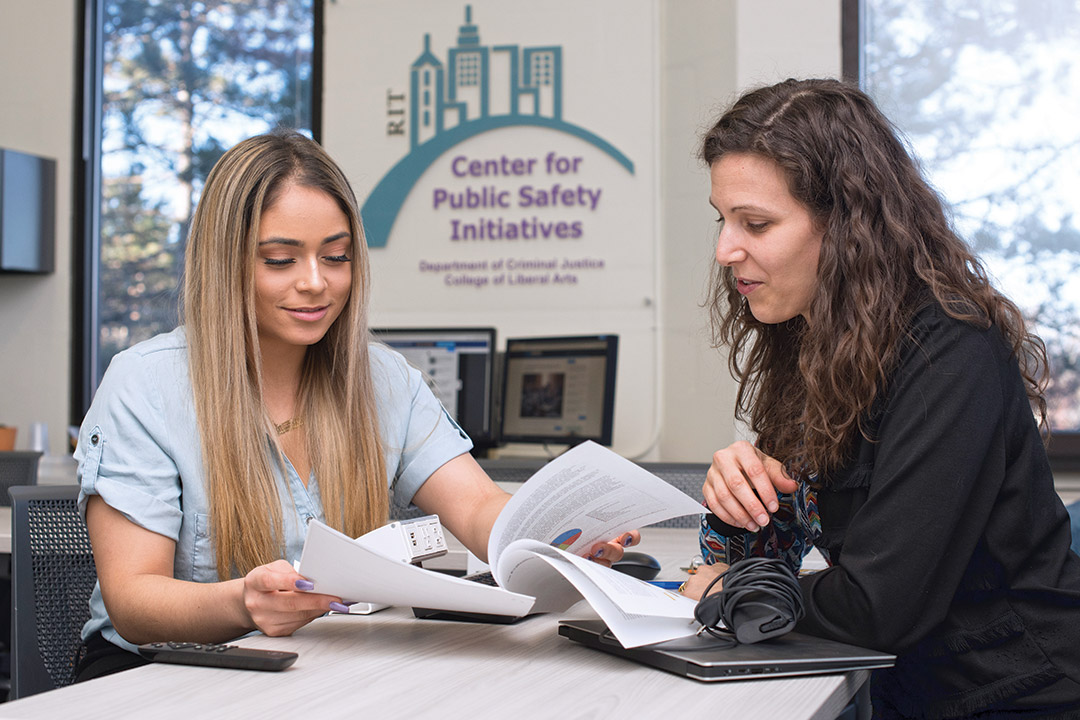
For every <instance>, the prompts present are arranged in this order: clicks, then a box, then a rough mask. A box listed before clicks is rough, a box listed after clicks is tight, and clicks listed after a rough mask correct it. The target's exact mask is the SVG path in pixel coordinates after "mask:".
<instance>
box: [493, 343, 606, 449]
mask: <svg viewBox="0 0 1080 720" xmlns="http://www.w3.org/2000/svg"><path fill="white" fill-rule="evenodd" d="M618 340H619V338H618V336H617V335H592V336H579V337H552V338H517V339H508V340H507V341H506V353H505V356H504V358H503V383H502V387H503V391H502V433H501V436H500V439H501V440H502V441H503V442H526V443H530V442H531V443H546V442H557V443H570V444H577V443H579V442H583V441H585V440H593V441H595V442H598V443H600V444H601V445H611V436H612V426H613V424H614V416H615V358H616V355H617V350H618Z"/></svg>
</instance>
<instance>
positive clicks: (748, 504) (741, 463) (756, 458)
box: [702, 440, 799, 532]
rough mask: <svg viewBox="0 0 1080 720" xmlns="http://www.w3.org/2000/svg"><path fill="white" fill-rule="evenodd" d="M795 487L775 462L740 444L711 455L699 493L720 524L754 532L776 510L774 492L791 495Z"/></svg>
mask: <svg viewBox="0 0 1080 720" xmlns="http://www.w3.org/2000/svg"><path fill="white" fill-rule="evenodd" d="M798 487H799V484H798V483H797V482H796V481H795V480H792V479H791V478H790V477H789V476H788V474H787V472H786V471H785V470H784V466H783V464H782V463H781V462H780V461H779V460H776V459H774V458H771V457H769V456H768V455H766V454H765V453H763V452H761V451H760V450H758V449H757V448H756V447H754V446H753V445H751V444H750V443H748V442H746V441H745V440H740V441H739V442H736V443H733V444H731V445H729V446H728V447H726V448H724V449H723V450H718V451H717V452H716V453H714V454H713V459H712V465H711V466H710V467H709V473H708V475H707V476H706V478H705V485H704V487H703V488H702V492H703V493H704V494H705V502H706V504H707V505H708V506H709V510H711V511H712V513H713V514H714V515H716V517H718V518H720V520H721V521H722V522H725V523H727V524H728V525H734V526H735V527H743V528H746V529H747V530H749V531H750V532H757V531H758V530H760V529H761V528H762V527H764V526H765V525H768V524H769V513H773V512H776V510H777V509H778V508H779V507H780V503H779V501H778V500H777V497H776V494H777V491H779V492H782V493H792V492H795V490H796V489H797V488H798Z"/></svg>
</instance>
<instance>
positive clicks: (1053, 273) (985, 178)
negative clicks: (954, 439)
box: [844, 0, 1080, 469]
mask: <svg viewBox="0 0 1080 720" xmlns="http://www.w3.org/2000/svg"><path fill="white" fill-rule="evenodd" d="M857 10H858V28H859V33H858V35H859V36H860V39H859V63H858V69H859V79H860V82H861V84H862V87H863V88H864V89H865V90H866V91H867V92H868V93H869V94H870V95H871V96H873V97H874V99H875V100H876V101H877V102H878V103H879V105H880V106H881V108H882V109H883V110H884V111H885V113H886V115H888V116H889V117H890V118H891V119H892V120H893V122H895V123H896V124H897V125H898V126H899V128H900V129H901V130H902V131H903V132H904V134H905V135H906V137H907V139H908V141H909V142H910V144H911V146H912V149H913V150H914V152H915V154H916V155H917V156H918V158H919V159H920V161H921V162H922V165H923V169H924V171H925V172H926V175H927V176H928V178H929V179H930V181H931V182H932V183H933V184H934V186H935V187H936V188H937V189H938V190H939V191H940V192H941V194H942V195H943V196H944V197H945V199H946V201H947V202H948V203H949V204H950V207H951V210H952V213H953V220H954V223H955V225H956V227H957V230H958V231H959V232H960V234H961V235H962V236H963V237H965V238H966V239H968V240H969V242H971V243H972V245H973V246H974V248H975V249H976V251H977V252H978V254H979V256H980V258H981V259H982V260H983V262H984V264H985V265H986V268H987V270H988V271H989V272H990V273H991V275H992V276H993V278H994V280H995V284H996V285H997V287H998V288H999V289H1001V290H1002V291H1003V292H1004V293H1005V294H1006V295H1007V296H1009V297H1010V298H1011V299H1012V300H1013V301H1014V302H1016V303H1017V304H1018V305H1019V306H1020V308H1021V309H1022V310H1023V312H1024V314H1025V316H1026V317H1027V319H1028V320H1029V321H1030V322H1031V323H1032V324H1033V326H1034V328H1035V331H1036V332H1037V333H1038V334H1039V335H1040V337H1042V339H1043V340H1044V341H1045V343H1046V347H1047V352H1048V355H1049V356H1050V374H1051V378H1050V384H1049V387H1048V389H1047V401H1048V403H1049V405H1050V408H1049V409H1050V424H1051V429H1052V431H1053V435H1052V444H1051V448H1050V449H1051V455H1052V457H1053V458H1054V459H1055V462H1056V464H1057V465H1058V466H1059V469H1061V468H1065V467H1066V466H1069V467H1072V466H1074V463H1076V462H1078V461H1080V442H1078V441H1080V273H1078V272H1077V271H1078V269H1080V212H1078V206H1077V204H1076V198H1077V197H1078V196H1080V124H1078V123H1077V122H1076V118H1077V117H1078V116H1080V55H1078V54H1077V52H1076V48H1077V47H1080V5H1078V4H1077V3H1076V2H1075V1H1074V0H1039V2H1026V1H1022V0H999V1H998V2H993V3H987V2H977V1H976V0H952V1H950V2H940V0H861V1H860V2H859V4H858V9H857ZM850 13H851V7H850V5H849V6H848V7H846V8H845V17H846V18H850V17H851V16H850ZM850 29H851V28H850V26H848V28H846V29H845V33H844V35H845V37H846V38H850V37H851V36H852V35H853V33H851V32H850ZM845 67H846V68H851V67H852V64H851V58H850V55H849V56H848V57H847V58H845ZM849 72H850V71H849ZM1074 443H1076V444H1075V445H1074ZM1074 448H1075V449H1074Z"/></svg>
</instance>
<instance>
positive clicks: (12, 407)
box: [0, 0, 77, 453]
mask: <svg viewBox="0 0 1080 720" xmlns="http://www.w3.org/2000/svg"><path fill="white" fill-rule="evenodd" d="M76 5H77V3H76V2H75V0H34V2H3V3H0V147H4V148H11V149H13V150H19V151H21V152H27V153H33V154H35V155H44V156H47V157H52V158H55V159H56V160H57V167H56V271H55V272H53V273H52V274H49V275H14V274H0V423H3V424H6V425H15V426H16V427H18V437H17V438H16V448H17V449H23V448H25V447H26V446H27V441H28V436H29V433H30V424H31V423H33V422H38V421H41V422H46V423H48V425H49V441H50V442H49V444H50V450H51V451H52V452H54V453H60V452H64V451H65V447H66V443H67V440H66V435H67V432H66V427H67V423H68V406H69V397H70V394H71V391H70V388H71V378H70V376H71V302H72V297H71V285H72V276H71V250H72V240H71V212H72V197H71V189H72V185H73V184H72V173H73V172H74V168H75V165H74V163H73V158H72V152H73V147H74V137H75V136H74V128H75V125H74V121H75V93H76V91H77V86H76V82H75V78H76V58H75V52H76V38H77V35H76V26H77V18H76V14H77V13H76Z"/></svg>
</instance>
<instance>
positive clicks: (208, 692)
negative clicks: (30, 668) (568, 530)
mask: <svg viewBox="0 0 1080 720" xmlns="http://www.w3.org/2000/svg"><path fill="white" fill-rule="evenodd" d="M556 626H557V621H556V619H555V618H554V617H548V616H538V617H534V618H530V619H526V620H523V621H521V622H519V623H517V624H515V625H511V626H499V625H478V624H471V623H454V622H441V621H433V620H417V619H415V618H413V617H412V614H411V613H410V612H408V611H407V610H404V609H399V608H394V609H391V610H386V611H383V612H381V613H376V614H375V615H371V616H366V617H365V616H358V615H352V616H347V615H332V616H327V617H323V618H320V619H318V620H316V621H315V622H313V623H311V624H310V625H308V626H306V627H304V628H302V629H301V630H299V631H298V632H297V633H296V634H295V635H293V636H292V637H288V638H267V637H255V638H249V639H246V640H244V641H243V644H244V645H247V646H252V647H263V648H274V649H281V650H292V651H296V652H299V653H300V659H299V660H298V661H297V662H296V664H295V665H293V666H292V667H291V668H289V669H288V670H285V671H283V672H280V673H261V672H250V671H242V670H221V669H210V668H197V667H188V666H176V665H150V666H147V667H143V668H138V669H135V670H131V671H128V672H125V673H119V674H117V675H112V676H108V677H104V678H100V679H97V680H92V681H89V682H86V683H82V684H78V685H73V686H69V687H66V688H62V689H59V690H54V691H51V692H47V693H43V694H40V695H35V696H32V697H29V698H25V699H23V700H19V701H16V702H13V703H6V704H4V705H0V717H2V718H24V719H26V720H32V719H35V718H39V719H42V720H45V719H53V718H59V717H79V718H128V717H130V718H146V717H153V718H165V719H168V718H177V719H183V720H189V719H190V718H192V717H199V716H202V717H229V718H248V717H251V718H266V717H297V718H345V717H348V718H362V717H374V718H440V719H441V720H445V719H447V718H472V717H481V718H503V717H506V718H514V719H515V720H517V719H521V718H564V717H574V718H661V717H668V716H677V717H721V716H723V717H740V716H746V717H755V718H778V717H783V718H785V719H790V720H797V719H799V718H814V719H818V718H820V719H822V720H826V719H829V718H834V717H835V716H836V715H837V713H838V712H839V711H840V710H841V709H843V707H844V706H845V705H846V704H847V702H848V700H849V698H850V697H851V696H852V695H853V694H854V692H855V691H856V689H857V688H858V687H859V686H860V685H861V684H862V682H863V681H864V680H865V678H866V677H867V674H866V673H865V671H859V672H854V673H848V674H846V675H821V676H815V677H805V678H795V679H784V680H750V681H734V682H725V683H712V684H705V683H698V682H696V681H694V680H688V679H686V678H682V677H679V676H676V675H672V674H669V673H666V672H663V671H660V670H655V669H651V668H648V667H645V666H642V665H639V664H636V663H633V662H630V661H627V660H622V659H620V658H617V657H614V656H610V655H607V654H605V653H600V652H597V651H595V650H591V649H589V648H585V647H581V646H579V645H577V644H575V643H572V642H570V641H569V640H567V639H565V638H562V637H559V636H558V635H557V633H556Z"/></svg>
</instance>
